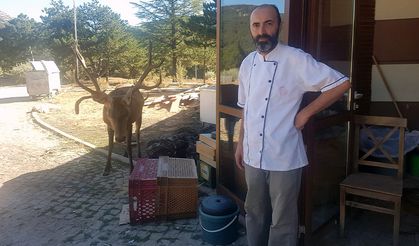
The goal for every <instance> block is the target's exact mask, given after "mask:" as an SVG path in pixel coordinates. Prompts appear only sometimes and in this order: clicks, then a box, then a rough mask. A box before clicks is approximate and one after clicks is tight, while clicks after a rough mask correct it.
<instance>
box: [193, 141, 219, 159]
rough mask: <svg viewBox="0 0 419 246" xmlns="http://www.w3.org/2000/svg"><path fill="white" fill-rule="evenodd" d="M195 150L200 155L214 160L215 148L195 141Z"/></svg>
mask: <svg viewBox="0 0 419 246" xmlns="http://www.w3.org/2000/svg"><path fill="white" fill-rule="evenodd" d="M196 152H198V153H199V154H200V155H201V154H202V155H205V156H207V157H208V158H209V159H210V160H212V161H215V149H214V148H212V147H211V146H209V145H208V144H206V143H204V142H201V141H197V142H196Z"/></svg>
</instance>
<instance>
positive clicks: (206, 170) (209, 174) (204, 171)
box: [199, 160, 216, 188]
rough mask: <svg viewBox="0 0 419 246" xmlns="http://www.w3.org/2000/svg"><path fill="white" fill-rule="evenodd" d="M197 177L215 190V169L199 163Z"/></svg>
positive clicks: (201, 162)
mask: <svg viewBox="0 0 419 246" xmlns="http://www.w3.org/2000/svg"><path fill="white" fill-rule="evenodd" d="M199 177H200V178H201V179H203V180H205V183H206V184H207V185H208V186H209V187H211V188H215V186H216V173H215V168H213V167H212V166H210V165H208V164H207V163H205V162H204V161H202V160H200V161H199Z"/></svg>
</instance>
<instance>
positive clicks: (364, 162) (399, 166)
mask: <svg viewBox="0 0 419 246" xmlns="http://www.w3.org/2000/svg"><path fill="white" fill-rule="evenodd" d="M406 125H407V120H406V119H403V118H393V117H381V116H362V115H355V116H354V126H355V136H354V149H353V150H354V156H353V162H354V165H353V167H354V173H352V174H350V175H348V176H347V177H346V178H345V180H344V181H343V182H342V183H340V233H341V236H343V233H344V227H345V208H346V206H351V207H355V208H361V209H367V210H371V211H375V212H380V213H385V214H391V215H393V216H394V225H393V244H394V245H398V242H399V227H400V204H401V197H402V190H403V182H402V179H403V156H404V134H405V128H406ZM369 126H379V127H390V129H391V130H389V131H388V132H387V133H386V135H385V136H384V137H381V136H380V137H379V138H378V136H374V133H373V131H371V128H369ZM360 129H362V130H360ZM361 131H364V132H365V134H366V135H367V136H368V138H369V140H370V141H372V142H373V144H372V146H371V148H368V149H367V150H363V152H360V148H359V147H360V133H361ZM397 131H398V132H399V139H398V140H399V141H398V146H396V147H397V148H398V157H397V158H393V157H392V156H391V155H390V154H389V151H388V150H386V149H385V148H384V147H383V144H384V143H385V142H387V141H388V140H389V139H390V137H391V136H392V135H393V134H397ZM375 151H381V152H380V153H382V154H383V155H384V156H385V158H374V157H373V156H372V154H373V153H374V152H375ZM364 152H365V153H364ZM360 153H362V154H361V155H360ZM376 153H377V152H376ZM362 166H364V167H363V168H361V167H362ZM366 166H369V167H366ZM371 167H372V168H371ZM366 168H370V169H376V170H377V169H383V170H387V171H389V175H387V173H385V172H382V173H383V174H375V173H371V172H365V170H364V169H366ZM360 169H361V170H360ZM388 169H393V170H388ZM390 173H394V174H393V175H391V174H390ZM347 194H350V195H351V196H350V197H349V196H348V198H354V199H351V200H349V199H347V197H346V195H347ZM365 197H366V198H367V199H366V198H365ZM371 200H372V201H376V202H371ZM368 201H369V202H368ZM380 201H381V203H383V202H382V201H384V203H388V205H390V206H380V205H381V204H379V202H380ZM393 204H394V205H393Z"/></svg>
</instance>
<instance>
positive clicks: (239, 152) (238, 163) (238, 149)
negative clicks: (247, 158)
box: [234, 142, 244, 170]
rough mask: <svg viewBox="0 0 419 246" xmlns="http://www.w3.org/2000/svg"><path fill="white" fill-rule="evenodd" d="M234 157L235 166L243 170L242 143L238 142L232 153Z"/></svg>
mask: <svg viewBox="0 0 419 246" xmlns="http://www.w3.org/2000/svg"><path fill="white" fill-rule="evenodd" d="M234 158H235V159H236V166H237V167H238V168H239V169H240V170H243V168H244V166H243V143H240V142H239V143H238V144H237V147H236V152H235V153H234Z"/></svg>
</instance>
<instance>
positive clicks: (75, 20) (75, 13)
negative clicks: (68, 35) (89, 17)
mask: <svg viewBox="0 0 419 246" xmlns="http://www.w3.org/2000/svg"><path fill="white" fill-rule="evenodd" d="M73 13H74V42H75V43H76V46H78V39H77V8H76V0H73ZM76 74H77V75H78V74H79V60H78V59H77V56H76Z"/></svg>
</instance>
